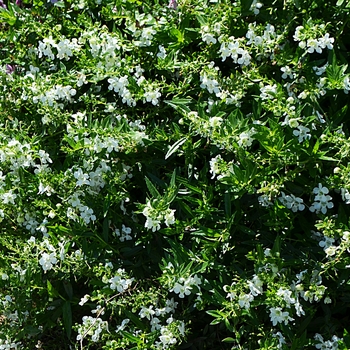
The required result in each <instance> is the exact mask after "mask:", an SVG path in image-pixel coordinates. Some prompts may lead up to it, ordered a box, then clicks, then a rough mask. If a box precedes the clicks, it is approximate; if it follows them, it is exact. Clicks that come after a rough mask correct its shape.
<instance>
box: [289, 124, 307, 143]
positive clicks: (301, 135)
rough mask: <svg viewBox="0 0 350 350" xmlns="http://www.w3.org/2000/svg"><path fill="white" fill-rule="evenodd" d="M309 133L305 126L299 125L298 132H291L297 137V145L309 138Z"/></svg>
mask: <svg viewBox="0 0 350 350" xmlns="http://www.w3.org/2000/svg"><path fill="white" fill-rule="evenodd" d="M309 132H310V129H309V128H307V127H305V126H302V125H299V126H298V130H294V131H293V135H294V136H297V137H298V139H299V143H301V142H303V141H304V140H307V139H310V138H311V135H310V134H309Z"/></svg>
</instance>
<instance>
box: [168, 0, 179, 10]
mask: <svg viewBox="0 0 350 350" xmlns="http://www.w3.org/2000/svg"><path fill="white" fill-rule="evenodd" d="M168 7H169V8H170V9H173V10H176V9H177V1H176V0H170V1H169V5H168Z"/></svg>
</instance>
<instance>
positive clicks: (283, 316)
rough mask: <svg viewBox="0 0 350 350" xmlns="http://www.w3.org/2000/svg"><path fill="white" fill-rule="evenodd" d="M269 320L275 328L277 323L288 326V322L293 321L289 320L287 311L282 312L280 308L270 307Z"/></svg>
mask: <svg viewBox="0 0 350 350" xmlns="http://www.w3.org/2000/svg"><path fill="white" fill-rule="evenodd" d="M270 320H271V322H272V325H273V326H276V325H277V323H282V322H284V324H285V325H287V324H288V322H289V321H294V318H291V317H290V316H289V312H288V311H284V312H283V311H282V308H280V307H276V308H274V307H272V308H270Z"/></svg>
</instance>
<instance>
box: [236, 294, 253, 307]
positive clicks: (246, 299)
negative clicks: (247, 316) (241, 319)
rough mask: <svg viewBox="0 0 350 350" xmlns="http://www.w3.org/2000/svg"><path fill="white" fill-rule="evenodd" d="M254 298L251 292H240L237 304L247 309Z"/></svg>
mask: <svg viewBox="0 0 350 350" xmlns="http://www.w3.org/2000/svg"><path fill="white" fill-rule="evenodd" d="M253 300H254V297H253V295H252V294H250V293H249V294H243V293H242V294H240V296H239V297H238V304H239V306H240V307H241V308H242V309H243V308H245V309H246V310H248V309H249V308H250V303H251V302H252V301H253Z"/></svg>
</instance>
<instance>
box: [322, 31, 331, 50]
mask: <svg viewBox="0 0 350 350" xmlns="http://www.w3.org/2000/svg"><path fill="white" fill-rule="evenodd" d="M318 42H319V45H320V46H321V47H322V48H323V49H325V48H326V47H327V49H328V50H332V49H333V43H334V38H330V37H329V33H326V34H325V36H324V37H323V38H320V39H318Z"/></svg>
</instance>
